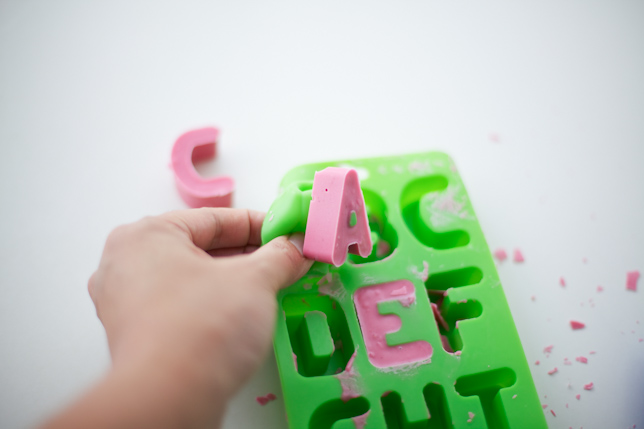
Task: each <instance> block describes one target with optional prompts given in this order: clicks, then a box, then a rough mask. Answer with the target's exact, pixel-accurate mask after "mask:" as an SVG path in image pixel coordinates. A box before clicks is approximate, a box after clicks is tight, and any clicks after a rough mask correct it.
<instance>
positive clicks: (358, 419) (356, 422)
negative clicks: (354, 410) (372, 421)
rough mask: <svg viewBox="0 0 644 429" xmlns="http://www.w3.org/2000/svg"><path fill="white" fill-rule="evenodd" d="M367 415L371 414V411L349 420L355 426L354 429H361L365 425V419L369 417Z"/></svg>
mask: <svg viewBox="0 0 644 429" xmlns="http://www.w3.org/2000/svg"><path fill="white" fill-rule="evenodd" d="M369 414H371V410H369V411H367V412H366V413H364V414H362V415H359V416H357V417H354V418H353V419H351V420H353V424H354V425H355V426H356V429H363V428H364V427H365V426H366V425H367V418H368V417H369Z"/></svg>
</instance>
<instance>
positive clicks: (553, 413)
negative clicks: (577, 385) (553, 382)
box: [550, 408, 557, 417]
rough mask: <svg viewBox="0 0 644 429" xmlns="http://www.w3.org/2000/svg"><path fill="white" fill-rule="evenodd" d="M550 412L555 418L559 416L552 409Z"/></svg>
mask: <svg viewBox="0 0 644 429" xmlns="http://www.w3.org/2000/svg"><path fill="white" fill-rule="evenodd" d="M550 412H551V413H552V415H553V416H555V417H557V415H556V414H555V411H554V410H553V409H552V408H551V409H550Z"/></svg>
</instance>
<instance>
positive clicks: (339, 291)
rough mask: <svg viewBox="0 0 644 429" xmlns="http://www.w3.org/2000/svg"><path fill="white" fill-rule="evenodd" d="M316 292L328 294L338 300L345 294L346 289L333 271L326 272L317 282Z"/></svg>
mask: <svg viewBox="0 0 644 429" xmlns="http://www.w3.org/2000/svg"><path fill="white" fill-rule="evenodd" d="M317 285H318V293H319V294H321V295H328V296H331V297H333V298H336V299H338V300H340V301H341V300H343V299H344V297H345V296H346V293H347V291H346V289H345V288H344V285H342V282H340V279H339V275H338V274H336V275H335V276H334V275H333V273H327V274H325V275H324V276H322V278H321V279H320V280H318V282H317Z"/></svg>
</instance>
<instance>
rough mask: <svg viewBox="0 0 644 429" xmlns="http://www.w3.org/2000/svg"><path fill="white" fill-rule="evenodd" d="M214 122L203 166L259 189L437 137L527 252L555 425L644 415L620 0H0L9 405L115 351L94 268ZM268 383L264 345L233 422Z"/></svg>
mask: <svg viewBox="0 0 644 429" xmlns="http://www.w3.org/2000/svg"><path fill="white" fill-rule="evenodd" d="M204 125H215V126H218V127H220V128H221V130H222V137H221V141H220V153H219V157H218V159H217V160H216V161H215V162H213V163H210V164H208V165H206V166H204V167H201V168H200V172H201V173H202V174H205V175H212V174H231V175H232V176H234V178H235V180H236V181H237V185H236V191H235V200H234V205H235V206H236V207H250V208H255V209H260V210H267V209H268V207H269V205H270V203H271V202H272V200H273V199H274V198H275V196H276V193H277V187H278V183H279V180H280V178H281V177H282V175H283V174H284V173H285V172H286V171H287V170H288V169H290V168H292V167H294V166H296V165H299V164H302V163H306V162H316V161H324V160H335V159H351V158H357V157H367V156H378V155H387V154H399V153H409V152H416V151H426V150H432V149H437V150H444V151H446V152H448V153H449V154H450V155H451V156H452V157H453V158H454V160H455V162H456V164H457V165H458V167H459V170H460V172H461V175H462V176H463V179H464V181H465V184H466V186H467V188H468V191H469V194H470V197H471V199H472V201H473V203H474V207H475V209H476V211H477V215H478V218H479V221H480V223H481V225H482V227H483V230H484V232H485V234H486V237H487V239H488V242H489V244H490V246H491V247H492V248H493V249H496V248H498V247H503V248H505V249H506V250H508V251H511V250H512V249H514V248H515V247H519V248H521V249H522V250H523V253H524V255H525V257H526V261H525V263H523V264H515V263H513V262H511V261H510V262H508V261H506V262H505V263H504V264H502V265H501V266H500V267H499V271H500V275H501V278H502V280H503V284H504V289H505V291H506V295H507V297H508V300H509V304H510V307H511V310H512V313H513V315H514V319H515V322H516V325H517V328H518V330H519V333H520V336H521V339H522V341H523V346H524V348H525V352H526V355H527V357H528V360H529V361H530V365H531V368H532V372H533V376H534V379H535V383H536V386H537V389H538V391H539V395H540V397H541V398H542V402H543V403H544V404H547V405H548V408H547V409H546V411H545V412H546V413H547V415H546V418H547V420H548V422H549V424H550V426H551V427H552V428H568V427H569V426H572V427H574V428H579V427H580V426H583V427H584V428H585V429H589V428H627V427H631V426H632V425H633V424H637V426H638V427H644V342H639V341H638V339H639V338H642V337H644V280H640V284H639V287H640V290H639V291H637V292H629V291H626V290H625V282H626V272H627V271H629V270H636V269H637V270H640V271H643V272H644V246H643V242H644V223H643V215H644V189H643V185H644V3H643V2H641V1H616V0H606V1H587V0H584V1H581V0H580V1H575V0H569V1H532V2H499V1H487V2H485V1H479V2H468V1H452V2H448V1H439V2H431V1H429V0H424V1H399V2H393V1H391V2H383V1H365V2H353V1H352V2H349V1H324V2H316V4H314V3H313V2H298V1H293V2H259V1H257V2H250V1H236V2H227V3H225V4H224V2H206V1H204V2H196V1H193V2H187V1H183V2H167V1H164V2H160V1H156V2H152V1H151V2H135V1H111V2H86V1H81V0H79V1H76V2H73V1H57V2H47V1H42V2H34V1H18V0H15V1H6V0H2V1H0V148H1V151H0V175H1V176H0V200H1V203H0V204H1V205H0V210H1V211H0V213H1V215H0V216H1V217H0V220H1V223H0V342H1V343H0V426H1V427H3V428H4V427H7V428H18V427H26V426H32V425H34V424H36V423H37V422H39V421H41V420H42V419H43V418H45V417H46V416H47V415H49V414H50V413H52V412H53V411H54V410H56V409H59V408H60V407H62V406H63V405H64V404H66V403H68V402H69V401H70V400H72V399H73V398H75V397H77V396H78V395H79V394H80V393H81V392H82V391H84V390H85V389H86V388H87V387H88V386H89V385H91V383H92V382H94V381H95V380H97V379H98V378H99V377H100V376H101V375H102V374H104V373H105V371H106V370H107V369H108V367H109V355H108V350H107V346H106V342H105V336H104V332H103V330H102V327H101V325H100V323H99V321H98V320H97V319H96V317H95V313H94V309H93V307H92V304H91V301H90V299H89V297H88V294H87V291H86V282H87V279H88V278H89V276H90V275H91V273H92V272H93V270H94V269H95V268H96V266H97V263H98V260H99V257H100V253H101V250H102V246H103V243H104V240H105V238H106V236H107V234H108V232H109V231H110V230H111V229H112V228H114V227H115V226H116V225H119V224H121V223H124V222H130V221H134V220H136V219H138V218H140V217H142V216H144V215H149V214H157V213H162V212H164V211H167V210H171V209H175V208H182V207H184V205H183V202H182V201H181V199H180V198H179V196H178V194H177V192H176V190H175V188H174V183H173V177H172V173H171V171H170V170H169V169H168V167H167V165H168V162H169V155H170V149H171V147H172V144H173V142H174V140H175V139H176V137H177V136H178V135H180V134H181V133H182V132H184V131H187V130H189V129H193V128H197V127H200V126H204ZM494 140H498V142H496V141H494ZM582 258H587V262H586V263H584V262H583V260H582ZM560 276H564V277H565V279H566V281H567V286H566V287H565V288H562V287H560V286H559V284H558V281H559V277H560ZM598 285H602V286H603V287H604V289H605V290H604V292H602V293H598V292H597V291H596V287H597V286H598ZM533 295H534V296H535V301H532V300H531V298H530V297H531V296H533ZM590 299H592V300H593V302H592V303H591V302H590V301H589V300H590ZM591 304H594V306H592V305H591ZM571 319H578V320H581V321H583V322H585V323H586V324H587V326H586V329H584V330H581V331H575V332H573V331H572V330H571V329H570V327H569V325H568V322H569V320H571ZM638 320H639V321H640V323H639V324H638V323H637V321H638ZM551 344H552V345H554V348H553V351H552V354H551V355H550V357H546V356H545V355H544V353H543V348H544V347H545V346H548V345H551ZM591 350H594V351H596V354H594V355H589V352H590V351H591ZM580 355H583V356H586V357H588V359H589V362H588V364H586V365H584V364H581V363H578V362H575V361H574V358H575V357H576V356H580ZM565 357H568V358H569V359H570V360H572V361H573V365H570V366H566V365H564V364H563V359H564V358H565ZM537 359H539V360H541V365H539V366H535V365H534V361H535V360H537ZM555 366H557V367H558V368H559V372H558V373H557V374H554V375H548V374H547V371H548V370H550V369H552V368H553V367H555ZM591 381H592V382H594V384H595V387H594V389H593V390H592V391H590V392H586V391H584V390H583V385H584V384H586V383H589V382H591ZM268 392H274V393H276V394H277V396H278V397H281V390H280V387H279V379H278V376H277V375H276V367H275V362H274V359H273V358H272V357H269V358H268V360H267V361H266V363H265V365H264V366H263V368H262V369H261V371H260V372H259V373H258V374H257V375H256V376H255V377H254V378H253V379H252V381H251V382H250V383H249V384H248V385H247V386H246V387H245V389H244V390H243V391H242V392H241V393H240V394H239V396H238V397H237V398H236V399H235V400H234V401H233V403H232V404H231V406H230V409H229V414H228V416H227V420H226V424H225V427H226V428H267V429H272V428H275V429H277V428H283V427H285V421H284V417H283V413H284V411H283V405H282V403H281V402H280V401H279V400H278V401H276V402H273V403H270V404H268V405H266V406H264V407H261V406H259V405H258V404H257V403H256V402H255V401H254V398H255V397H256V396H258V395H265V394H266V393H268ZM577 393H581V399H580V400H576V399H575V397H574V396H575V394H577ZM566 404H569V405H568V408H567V407H566ZM551 408H552V409H553V410H554V411H555V412H556V414H557V416H556V417H554V416H553V415H551V414H550V412H549V410H550V409H551Z"/></svg>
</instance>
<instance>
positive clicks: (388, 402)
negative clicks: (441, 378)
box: [380, 383, 454, 429]
mask: <svg viewBox="0 0 644 429" xmlns="http://www.w3.org/2000/svg"><path fill="white" fill-rule="evenodd" d="M423 397H424V400H425V401H424V405H425V406H426V408H425V409H424V410H421V409H416V410H413V411H415V412H412V413H411V414H415V415H416V416H419V415H424V417H422V418H420V419H414V420H413V421H412V420H410V419H409V415H410V413H409V411H411V410H409V409H408V410H405V407H409V406H411V405H412V404H411V403H407V404H405V403H404V401H403V400H402V398H401V397H400V394H398V393H397V392H391V391H390V392H387V393H385V394H383V395H382V397H381V399H380V402H381V404H382V410H383V413H384V415H385V423H386V425H387V426H386V427H387V429H420V428H423V429H452V428H453V427H454V426H453V425H452V418H451V416H450V412H449V408H448V407H447V399H446V398H445V390H444V389H443V387H442V386H441V385H440V384H436V383H430V384H428V385H427V386H425V388H424V389H423ZM420 404H422V402H421V403H418V404H416V403H414V405H420ZM406 411H407V412H406Z"/></svg>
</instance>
